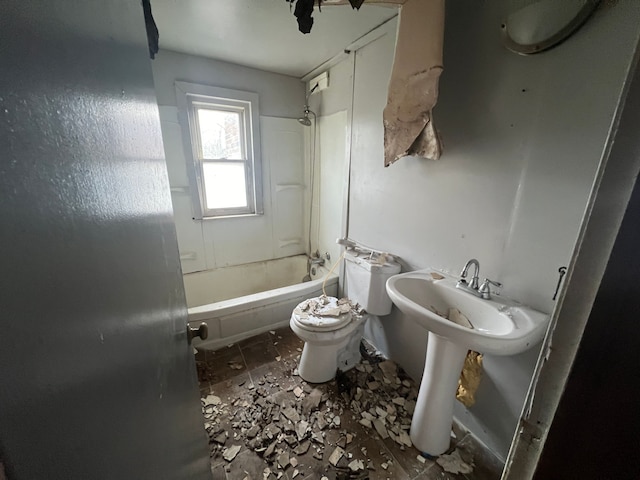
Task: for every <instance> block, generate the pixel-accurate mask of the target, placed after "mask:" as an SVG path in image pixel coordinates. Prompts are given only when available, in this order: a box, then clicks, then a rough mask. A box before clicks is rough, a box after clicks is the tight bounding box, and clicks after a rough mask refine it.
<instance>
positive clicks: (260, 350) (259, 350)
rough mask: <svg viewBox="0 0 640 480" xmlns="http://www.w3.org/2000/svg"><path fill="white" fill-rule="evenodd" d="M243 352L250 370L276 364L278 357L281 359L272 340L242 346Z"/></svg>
mask: <svg viewBox="0 0 640 480" xmlns="http://www.w3.org/2000/svg"><path fill="white" fill-rule="evenodd" d="M241 350H242V356H243V357H244V361H245V363H246V365H247V368H248V369H249V370H252V369H254V368H256V367H260V366H262V365H265V364H267V363H270V362H274V361H276V357H280V354H279V353H278V350H276V347H274V346H273V343H272V342H271V341H270V340H266V341H261V342H258V343H252V344H250V345H245V346H242V347H241Z"/></svg>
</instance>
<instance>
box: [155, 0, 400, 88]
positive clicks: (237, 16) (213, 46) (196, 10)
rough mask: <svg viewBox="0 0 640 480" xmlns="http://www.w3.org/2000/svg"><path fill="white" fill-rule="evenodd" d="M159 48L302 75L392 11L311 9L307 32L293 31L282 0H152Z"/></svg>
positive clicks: (293, 21)
mask: <svg viewBox="0 0 640 480" xmlns="http://www.w3.org/2000/svg"><path fill="white" fill-rule="evenodd" d="M151 5H152V8H153V16H154V18H155V20H156V24H157V25H158V30H159V31H160V48H161V49H166V50H173V51H176V52H182V53H190V54H193V55H201V56H205V57H209V58H215V59H218V60H224V61H227V62H232V63H237V64H240V65H246V66H249V67H254V68H259V69H261V70H268V71H270V72H277V73H283V74H286V75H292V76H294V77H302V76H304V75H305V74H306V73H309V72H310V71H311V70H313V69H314V68H315V67H317V66H319V65H320V64H322V63H323V62H325V61H327V60H329V59H330V58H332V57H333V56H335V55H336V54H338V53H340V52H341V51H342V50H343V49H344V48H345V47H346V46H347V45H349V44H351V43H352V42H354V41H355V40H357V39H358V38H360V37H362V36H363V35H364V34H366V33H368V32H369V31H371V30H373V29H374V28H375V27H377V26H378V25H380V24H381V23H384V22H385V21H387V20H388V19H390V18H392V17H394V16H395V15H396V14H397V10H396V8H392V7H382V6H377V5H367V4H366V3H365V4H364V5H363V6H362V7H361V8H360V10H359V11H358V10H353V9H352V8H351V7H350V6H348V5H342V6H337V5H334V6H331V5H325V6H323V7H322V12H319V11H318V9H317V8H316V9H315V12H314V14H313V17H314V25H313V29H312V30H311V33H309V34H307V35H304V34H302V33H300V32H299V31H298V24H297V22H296V18H295V17H294V16H293V11H291V12H290V11H289V3H288V2H287V1H286V0H151Z"/></svg>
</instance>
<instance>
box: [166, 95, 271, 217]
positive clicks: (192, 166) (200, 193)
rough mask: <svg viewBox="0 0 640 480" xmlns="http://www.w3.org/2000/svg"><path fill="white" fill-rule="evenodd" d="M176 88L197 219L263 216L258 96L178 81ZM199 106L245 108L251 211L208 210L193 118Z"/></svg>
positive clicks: (246, 209)
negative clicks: (196, 105) (240, 106)
mask: <svg viewBox="0 0 640 480" xmlns="http://www.w3.org/2000/svg"><path fill="white" fill-rule="evenodd" d="M175 85H176V99H177V103H178V113H179V119H180V125H181V126H182V137H183V142H182V143H183V145H184V152H185V158H186V159H187V174H188V176H189V183H190V187H191V198H192V202H193V211H194V219H196V220H207V219H216V218H231V217H247V216H255V215H262V214H263V213H264V207H263V193H262V161H261V159H262V155H261V151H260V112H259V103H258V94H257V93H252V92H245V91H241V90H232V89H228V88H220V87H212V86H208V85H199V84H196V83H188V82H176V84H175ZM198 103H205V104H207V103H209V104H217V105H220V106H223V107H224V106H229V107H230V110H232V109H234V108H233V107H236V108H237V107H238V105H239V104H241V105H242V107H243V108H244V112H245V115H243V116H242V117H243V122H244V123H245V124H246V127H247V128H245V131H246V132H247V137H246V138H245V145H246V149H247V151H246V156H247V165H248V168H247V172H246V174H247V181H248V182H250V184H251V186H252V188H250V189H249V190H250V191H249V192H248V194H249V195H248V202H249V206H248V208H244V207H243V208H232V209H216V210H209V209H207V207H206V199H205V190H204V180H203V178H202V162H200V160H199V158H198V154H197V151H196V145H197V144H198V142H199V138H198V130H197V128H196V122H195V118H194V115H193V114H194V108H193V105H194V104H198Z"/></svg>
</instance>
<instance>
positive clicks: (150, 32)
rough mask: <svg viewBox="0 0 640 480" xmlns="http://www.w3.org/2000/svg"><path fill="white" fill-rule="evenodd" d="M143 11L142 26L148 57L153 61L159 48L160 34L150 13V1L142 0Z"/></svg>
mask: <svg viewBox="0 0 640 480" xmlns="http://www.w3.org/2000/svg"><path fill="white" fill-rule="evenodd" d="M142 9H143V10H144V24H145V26H146V27H147V43H148V44H149V56H150V57H151V58H152V59H154V58H155V57H156V53H158V49H159V48H160V34H159V32H158V27H157V26H156V22H155V20H154V19H153V13H151V0H142Z"/></svg>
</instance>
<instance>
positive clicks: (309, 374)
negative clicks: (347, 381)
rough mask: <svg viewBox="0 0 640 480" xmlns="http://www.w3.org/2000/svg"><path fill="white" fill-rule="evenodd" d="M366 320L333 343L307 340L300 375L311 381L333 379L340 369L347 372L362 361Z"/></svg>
mask: <svg viewBox="0 0 640 480" xmlns="http://www.w3.org/2000/svg"><path fill="white" fill-rule="evenodd" d="M363 334H364V322H362V324H361V325H359V326H358V328H357V329H356V330H355V331H354V332H353V333H352V334H351V335H349V336H347V337H345V338H344V339H343V340H342V341H340V342H339V343H336V344H333V345H319V344H317V343H311V342H308V341H307V342H305V343H304V348H303V349H302V355H301V357H300V365H299V366H298V373H299V375H300V376H301V377H302V378H303V379H304V380H306V381H307V382H309V383H325V382H328V381H329V380H333V379H334V378H335V376H336V372H337V371H338V370H340V371H342V372H346V371H347V370H350V369H352V368H353V367H355V366H356V365H357V364H358V363H360V360H361V356H360V341H361V340H362V336H363Z"/></svg>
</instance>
